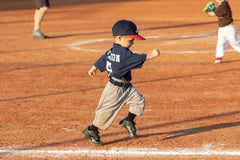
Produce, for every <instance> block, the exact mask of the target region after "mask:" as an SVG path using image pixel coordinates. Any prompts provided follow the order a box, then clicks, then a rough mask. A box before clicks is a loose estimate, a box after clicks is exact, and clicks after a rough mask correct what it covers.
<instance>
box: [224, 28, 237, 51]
mask: <svg viewBox="0 0 240 160" xmlns="http://www.w3.org/2000/svg"><path fill="white" fill-rule="evenodd" d="M227 38H228V41H229V43H230V45H231V46H232V48H233V49H235V50H236V51H237V52H240V41H239V40H238V38H237V29H236V26H235V25H233V26H229V27H228V33H227Z"/></svg>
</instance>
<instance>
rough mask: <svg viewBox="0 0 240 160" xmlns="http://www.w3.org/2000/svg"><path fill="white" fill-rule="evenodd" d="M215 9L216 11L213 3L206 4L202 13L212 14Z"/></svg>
mask: <svg viewBox="0 0 240 160" xmlns="http://www.w3.org/2000/svg"><path fill="white" fill-rule="evenodd" d="M215 9H216V7H215V6H214V3H213V2H208V3H207V4H206V6H205V7H204V8H203V11H206V12H213V11H214V10H215Z"/></svg>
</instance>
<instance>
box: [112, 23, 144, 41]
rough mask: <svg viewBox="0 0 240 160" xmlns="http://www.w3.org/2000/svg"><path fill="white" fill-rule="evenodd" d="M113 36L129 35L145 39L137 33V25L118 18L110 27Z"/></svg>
mask: <svg viewBox="0 0 240 160" xmlns="http://www.w3.org/2000/svg"><path fill="white" fill-rule="evenodd" d="M112 34H113V36H129V37H131V38H133V39H138V40H145V38H143V37H142V36H140V35H139V34H138V29H137V26H136V25H135V24H134V23H133V22H131V21H129V20H119V21H117V22H116V23H115V24H114V25H113V27H112Z"/></svg>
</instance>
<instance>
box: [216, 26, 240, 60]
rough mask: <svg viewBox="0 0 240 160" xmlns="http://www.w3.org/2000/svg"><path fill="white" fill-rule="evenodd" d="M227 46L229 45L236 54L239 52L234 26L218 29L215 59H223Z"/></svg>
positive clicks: (239, 42) (239, 46)
mask: <svg viewBox="0 0 240 160" xmlns="http://www.w3.org/2000/svg"><path fill="white" fill-rule="evenodd" d="M228 44H230V45H231V46H232V48H233V49H235V50H236V51H237V52H240V41H239V40H238V38H237V30H236V26H235V25H234V24H233V25H230V26H226V27H219V28H218V40H217V47H216V57H217V58H223V56H224V55H225V53H226V50H227V47H228Z"/></svg>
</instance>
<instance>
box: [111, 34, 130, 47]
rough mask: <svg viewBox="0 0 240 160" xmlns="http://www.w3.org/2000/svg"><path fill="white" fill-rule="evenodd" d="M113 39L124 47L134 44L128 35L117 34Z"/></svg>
mask: <svg viewBox="0 0 240 160" xmlns="http://www.w3.org/2000/svg"><path fill="white" fill-rule="evenodd" d="M115 41H116V43H118V44H120V45H121V46H122V47H126V48H130V47H131V46H132V45H133V44H134V39H133V38H131V37H128V36H117V37H116V39H115Z"/></svg>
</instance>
